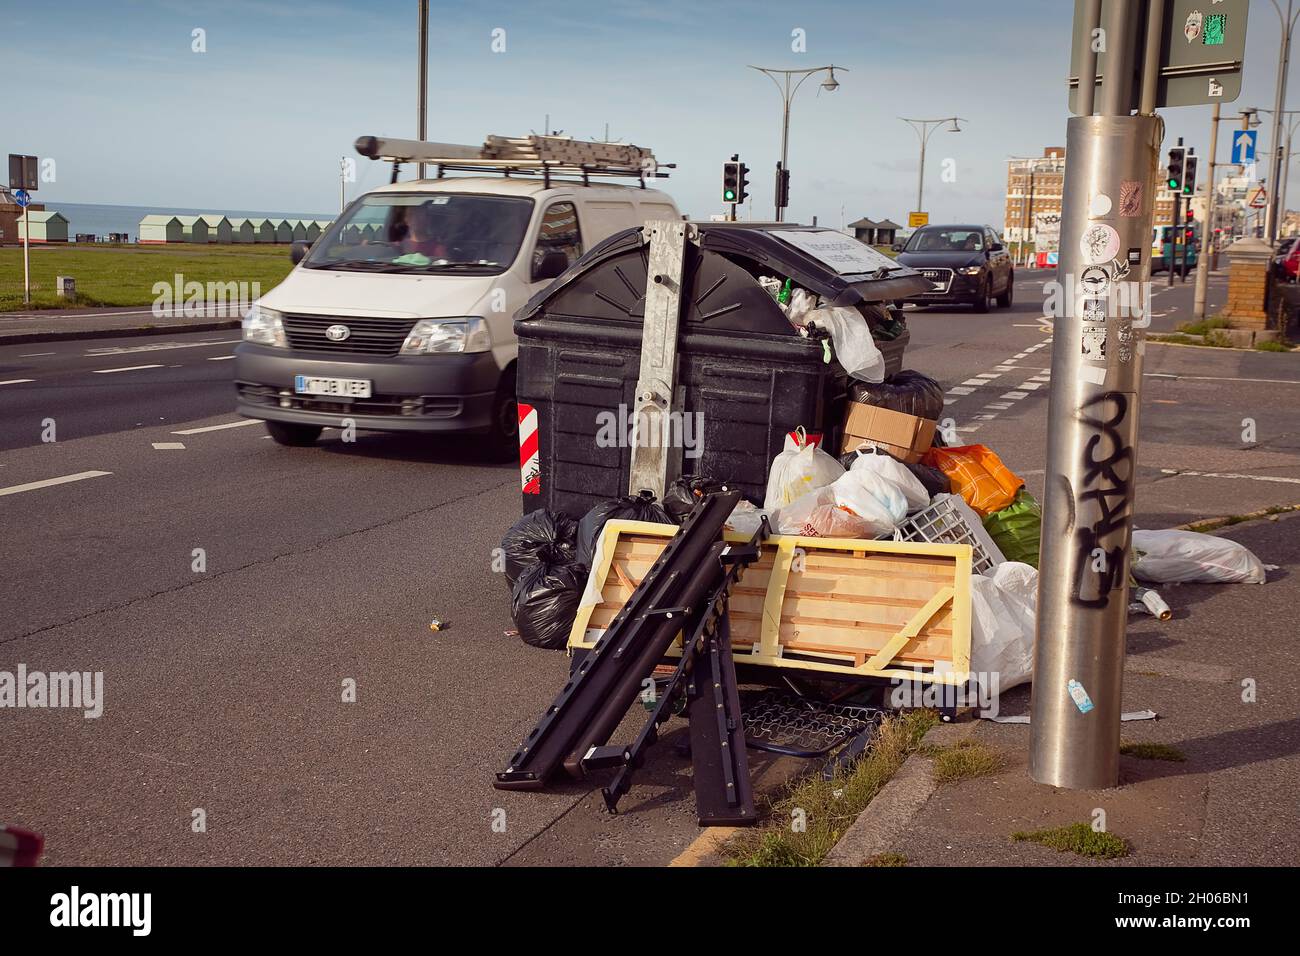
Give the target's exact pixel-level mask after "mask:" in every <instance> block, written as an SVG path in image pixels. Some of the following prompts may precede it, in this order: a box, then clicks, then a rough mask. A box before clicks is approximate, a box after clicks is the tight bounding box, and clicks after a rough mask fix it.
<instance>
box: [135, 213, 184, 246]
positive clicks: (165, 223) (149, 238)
mask: <svg viewBox="0 0 1300 956" xmlns="http://www.w3.org/2000/svg"><path fill="white" fill-rule="evenodd" d="M181 232H182V230H181V221H180V220H179V219H177V218H176V217H175V216H162V215H152V216H145V217H144V218H143V219H141V220H140V237H139V238H140V241H141V242H144V243H162V242H183V241H184V237H183V236H182V235H181Z"/></svg>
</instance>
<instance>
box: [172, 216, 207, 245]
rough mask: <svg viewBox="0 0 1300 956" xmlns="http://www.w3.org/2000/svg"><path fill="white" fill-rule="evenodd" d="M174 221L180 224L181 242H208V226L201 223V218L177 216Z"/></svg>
mask: <svg viewBox="0 0 1300 956" xmlns="http://www.w3.org/2000/svg"><path fill="white" fill-rule="evenodd" d="M176 219H177V220H178V221H179V222H180V224H181V241H182V242H200V243H206V242H207V241H208V224H207V223H206V222H204V221H203V217H202V216H177V217H176Z"/></svg>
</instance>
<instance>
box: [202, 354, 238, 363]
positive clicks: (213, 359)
mask: <svg viewBox="0 0 1300 956" xmlns="http://www.w3.org/2000/svg"><path fill="white" fill-rule="evenodd" d="M232 358H234V356H233V355H209V356H208V361H209V362H228V361H230V360H231V359H232Z"/></svg>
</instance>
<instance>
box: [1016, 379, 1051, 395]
mask: <svg viewBox="0 0 1300 956" xmlns="http://www.w3.org/2000/svg"><path fill="white" fill-rule="evenodd" d="M1044 384H1045V383H1044V382H1035V381H1034V380H1033V379H1030V380H1029V381H1028V382H1022V383H1021V384H1019V385H1017V386H1016V388H1020V389H1028V390H1029V391H1031V392H1032V391H1034V389H1037V388H1042V387H1043V385H1044Z"/></svg>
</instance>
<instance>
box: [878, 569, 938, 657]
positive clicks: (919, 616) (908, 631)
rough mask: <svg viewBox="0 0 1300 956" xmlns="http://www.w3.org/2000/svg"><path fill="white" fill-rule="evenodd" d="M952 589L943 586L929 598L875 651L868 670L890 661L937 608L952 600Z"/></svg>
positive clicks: (926, 622)
mask: <svg viewBox="0 0 1300 956" xmlns="http://www.w3.org/2000/svg"><path fill="white" fill-rule="evenodd" d="M952 594H953V589H952V588H943V589H942V590H940V591H939V593H938V594H936V595H935V596H934V597H932V598H931V599H930V603H929V604H927V605H926V606H925V607H923V608H921V610H919V611H917V612H916V614H915V615H913V617H912V619H911V620H910V621H908V622H907V623H906V624H905V625H904V626H903V628H902V630H900V631H899V632H898V633H897V634H895V635H894V636H893V637H892V638H890V639H889V643H888V644H886V645H885V646H884V647H882V648H881V649H880V650H879V651H877V652H876V653H875V654H874V655H873V656H872V657H871V659H870V660H869V661H867V667H868V668H869V669H870V670H873V671H878V670H881V669H882V668H883V667H884V666H885V665H886V664H889V663H892V662H893V660H894V658H895V657H896V656H897V655H898V652H899V651H901V650H902V649H903V647H904V645H906V644H907V642H908V641H910V640H912V639H913V638H914V637H916V635H917V634H919V633H920V632H921V628H922V627H924V626H925V625H926V624H928V623H930V618H932V617H934V616H935V614H937V613H938V611H939V608H941V607H943V606H944V605H946V604H947V603H948V602H949V601H951V600H952Z"/></svg>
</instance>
